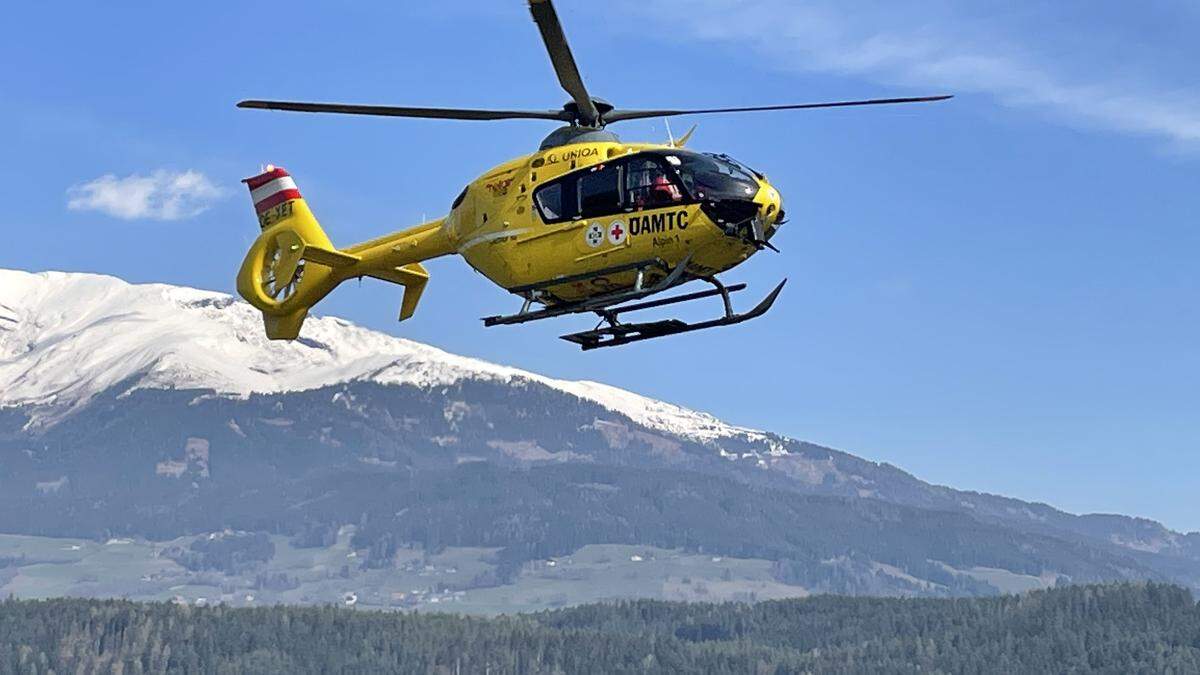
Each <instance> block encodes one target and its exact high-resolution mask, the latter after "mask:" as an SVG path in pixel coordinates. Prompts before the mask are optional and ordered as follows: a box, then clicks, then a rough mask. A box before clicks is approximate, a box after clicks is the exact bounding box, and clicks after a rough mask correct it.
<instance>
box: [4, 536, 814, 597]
mask: <svg viewBox="0 0 1200 675" xmlns="http://www.w3.org/2000/svg"><path fill="white" fill-rule="evenodd" d="M353 533H354V528H353V527H349V526H348V527H344V528H342V530H341V531H340V532H339V533H338V538H337V542H336V543H335V544H334V545H332V546H330V547H327V548H295V547H294V546H292V545H291V544H290V543H289V540H288V539H287V538H286V537H282V536H272V537H271V541H272V542H273V543H274V544H275V555H274V557H273V558H272V559H271V560H270V561H269V562H267V563H265V564H263V565H260V566H259V567H257V568H255V569H254V570H253V571H251V572H246V573H243V574H239V575H227V574H223V573H220V572H211V571H203V572H196V571H190V570H188V569H185V568H184V567H182V566H180V565H179V564H177V563H176V562H175V561H174V560H171V559H170V558H168V557H166V556H164V555H163V551H164V550H165V549H167V548H169V547H171V546H182V547H186V546H188V545H189V544H190V543H191V542H192V540H193V539H195V537H184V538H180V539H176V540H172V541H167V542H150V541H145V540H128V539H114V540H110V541H107V542H96V541H89V540H83V539H58V538H49V537H31V536H23V535H0V561H3V562H0V564H2V565H5V566H4V567H0V594H3V595H4V596H9V595H11V596H14V597H16V598H21V599H32V598H51V597H62V596H71V597H88V598H108V597H116V598H127V599H131V600H172V599H174V600H176V601H178V602H186V603H188V604H197V603H200V604H204V603H209V604H212V603H225V604H227V605H232V606H254V605H270V604H276V603H284V604H330V603H335V604H351V603H352V604H354V606H356V607H362V608H372V609H387V608H396V609H424V610H433V609H437V610H441V611H454V612H466V613H473V614H501V613H513V612H525V611H534V610H540V609H549V608H555V607H564V606H569V605H576V604H581V603H587V602H595V601H599V600H611V599H617V598H658V599H666V600H700V601H724V600H739V601H753V600H766V599H773V598H788V597H801V596H804V595H806V594H807V593H806V592H805V590H804V589H803V588H800V587H798V586H789V585H785V584H781V583H779V582H777V581H775V580H774V579H773V578H772V576H771V562H770V561H767V560H756V559H737V558H727V557H713V556H706V555H697V554H689V553H683V552H681V551H673V550H667V549H659V548H653V547H645V546H621V545H591V546H585V547H583V548H582V549H580V550H578V551H576V552H575V553H574V554H572V555H570V556H563V557H560V558H556V559H553V560H540V561H535V562H532V563H528V564H526V565H525V566H524V567H523V568H522V570H521V572H520V574H519V576H518V577H517V579H516V581H515V583H512V584H508V585H504V586H494V587H478V586H479V582H478V579H479V577H480V575H483V574H486V573H487V572H488V571H490V570H492V569H493V568H494V565H493V564H492V563H491V562H489V561H490V560H491V558H492V556H493V554H494V553H495V551H494V550H492V549H480V548H450V549H446V550H445V551H443V552H441V553H439V554H436V555H426V554H425V553H424V552H422V551H420V550H416V549H402V550H400V551H399V552H398V553H397V555H396V557H395V560H394V565H393V566H392V567H389V568H387V569H360V565H359V561H360V559H361V558H360V556H361V555H363V552H362V551H355V550H353V549H352V548H351V546H350V540H351V537H352V536H353ZM260 574H266V575H280V574H282V575H286V577H287V578H288V579H290V580H292V581H293V583H296V584H298V585H296V587H295V588H286V589H283V588H280V589H276V590H271V589H270V588H258V587H256V585H257V584H256V577H257V576H258V575H260Z"/></svg>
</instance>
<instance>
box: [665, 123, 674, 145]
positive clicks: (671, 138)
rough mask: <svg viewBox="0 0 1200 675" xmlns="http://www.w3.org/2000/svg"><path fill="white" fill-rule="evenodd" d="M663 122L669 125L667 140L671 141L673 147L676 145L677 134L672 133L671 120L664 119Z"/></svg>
mask: <svg viewBox="0 0 1200 675" xmlns="http://www.w3.org/2000/svg"><path fill="white" fill-rule="evenodd" d="M663 124H665V125H667V141H669V142H670V144H671V147H672V148H673V147H675V136H674V135H673V134H671V120H663Z"/></svg>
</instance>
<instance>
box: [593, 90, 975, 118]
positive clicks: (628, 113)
mask: <svg viewBox="0 0 1200 675" xmlns="http://www.w3.org/2000/svg"><path fill="white" fill-rule="evenodd" d="M948 98H954V97H953V96H918V97H912V98H874V99H868V100H865V101H831V102H827V103H797V104H790V105H764V106H754V107H749V108H704V109H696V110H620V109H618V110H613V111H611V112H609V113H607V114H605V115H604V121H605V122H620V121H622V120H639V119H645V118H647V117H673V116H675V115H707V114H711V113H735V112H760V111H767V110H802V109H808V108H847V107H851V106H862V105H890V104H894V103H926V102H930V101H945V100H946V99H948Z"/></svg>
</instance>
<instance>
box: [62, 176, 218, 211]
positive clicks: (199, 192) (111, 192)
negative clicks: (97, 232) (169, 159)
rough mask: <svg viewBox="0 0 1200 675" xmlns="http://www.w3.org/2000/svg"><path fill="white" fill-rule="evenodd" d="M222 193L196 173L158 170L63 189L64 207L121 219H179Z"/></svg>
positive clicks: (102, 178) (208, 203)
mask: <svg viewBox="0 0 1200 675" xmlns="http://www.w3.org/2000/svg"><path fill="white" fill-rule="evenodd" d="M223 194H224V190H222V189H221V188H220V187H219V186H217V185H216V184H215V183H213V182H212V181H211V180H209V179H208V177H207V176H205V175H204V174H202V173H200V172H199V171H194V170H190V169H189V170H187V171H169V170H166V169H159V170H157V171H154V172H153V173H150V174H149V175H142V174H133V175H130V176H125V177H123V178H118V177H117V176H115V175H113V174H105V175H103V176H100V177H99V178H96V179H94V180H90V181H88V182H86V183H80V184H79V185H74V186H72V187H71V188H70V189H68V190H67V208H69V209H71V210H72V211H99V212H101V213H104V214H107V215H110V216H113V217H115V218H122V219H125V220H135V219H150V220H180V219H183V218H190V217H192V216H194V215H196V214H198V213H201V212H202V211H204V210H205V209H207V208H208V207H209V206H210V205H211V204H212V202H213V201H214V200H216V199H218V198H220V197H221V196H222V195H223Z"/></svg>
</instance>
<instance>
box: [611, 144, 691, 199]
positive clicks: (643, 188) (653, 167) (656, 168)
mask: <svg viewBox="0 0 1200 675" xmlns="http://www.w3.org/2000/svg"><path fill="white" fill-rule="evenodd" d="M672 173H673V172H672ZM682 201H683V191H682V190H681V189H680V188H679V185H678V184H676V182H675V180H674V179H673V178H672V176H671V173H668V171H667V167H665V166H664V165H663V164H662V162H661V160H659V159H658V158H657V157H654V156H652V155H651V156H644V157H634V158H632V159H630V160H629V161H628V163H626V164H625V208H626V209H635V210H640V209H657V208H662V207H664V206H671V205H672V204H678V203H680V202H682Z"/></svg>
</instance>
